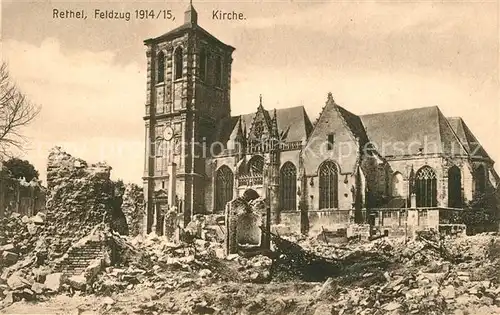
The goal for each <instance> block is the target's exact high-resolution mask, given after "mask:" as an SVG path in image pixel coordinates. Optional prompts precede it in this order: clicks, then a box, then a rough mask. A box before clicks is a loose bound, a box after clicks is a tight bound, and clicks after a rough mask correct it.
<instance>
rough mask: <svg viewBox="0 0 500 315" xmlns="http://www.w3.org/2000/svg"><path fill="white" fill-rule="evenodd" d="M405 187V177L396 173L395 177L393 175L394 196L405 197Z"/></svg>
mask: <svg viewBox="0 0 500 315" xmlns="http://www.w3.org/2000/svg"><path fill="white" fill-rule="evenodd" d="M403 187H404V185H403V175H401V173H400V172H396V173H394V175H392V196H393V197H401V196H403Z"/></svg>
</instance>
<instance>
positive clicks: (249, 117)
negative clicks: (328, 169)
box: [217, 106, 312, 143]
mask: <svg viewBox="0 0 500 315" xmlns="http://www.w3.org/2000/svg"><path fill="white" fill-rule="evenodd" d="M264 112H266V113H267V114H266V116H267V117H269V119H270V120H271V115H272V113H271V112H270V111H266V110H264ZM255 116H256V113H251V114H245V115H241V116H235V117H231V119H227V120H225V121H223V122H221V125H220V126H219V132H218V135H217V139H218V141H221V142H223V143H225V142H226V141H227V140H229V138H230V135H231V133H234V132H236V128H237V127H238V120H239V119H241V125H242V128H243V131H244V132H245V131H246V133H249V131H250V128H251V126H252V122H253V121H254V118H255ZM276 118H277V125H278V130H279V132H280V133H281V134H284V135H286V137H285V138H284V139H283V140H284V141H285V142H296V141H303V140H305V139H307V138H308V136H309V135H310V133H311V131H312V124H311V121H310V120H309V117H308V116H307V113H306V111H305V109H304V106H296V107H290V108H281V109H277V110H276Z"/></svg>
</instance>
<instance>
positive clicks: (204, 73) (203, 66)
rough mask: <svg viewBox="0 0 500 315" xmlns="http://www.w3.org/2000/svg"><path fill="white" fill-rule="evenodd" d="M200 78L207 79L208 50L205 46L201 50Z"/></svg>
mask: <svg viewBox="0 0 500 315" xmlns="http://www.w3.org/2000/svg"><path fill="white" fill-rule="evenodd" d="M200 80H202V81H206V80H207V52H206V51H205V49H204V48H202V49H201V51H200Z"/></svg>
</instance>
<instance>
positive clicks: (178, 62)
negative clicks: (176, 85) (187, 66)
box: [174, 47, 184, 79]
mask: <svg viewBox="0 0 500 315" xmlns="http://www.w3.org/2000/svg"><path fill="white" fill-rule="evenodd" d="M183 64H184V61H183V53H182V47H177V49H175V54H174V78H175V79H180V78H182V67H183Z"/></svg>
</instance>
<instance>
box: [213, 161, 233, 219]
mask: <svg viewBox="0 0 500 315" xmlns="http://www.w3.org/2000/svg"><path fill="white" fill-rule="evenodd" d="M233 182H234V177H233V172H231V169H230V168H229V167H228V166H226V165H223V166H221V167H220V168H219V169H218V170H217V174H216V176H215V211H216V212H222V211H224V209H225V207H226V203H228V202H229V201H231V200H232V199H233Z"/></svg>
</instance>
